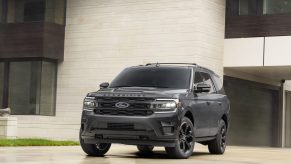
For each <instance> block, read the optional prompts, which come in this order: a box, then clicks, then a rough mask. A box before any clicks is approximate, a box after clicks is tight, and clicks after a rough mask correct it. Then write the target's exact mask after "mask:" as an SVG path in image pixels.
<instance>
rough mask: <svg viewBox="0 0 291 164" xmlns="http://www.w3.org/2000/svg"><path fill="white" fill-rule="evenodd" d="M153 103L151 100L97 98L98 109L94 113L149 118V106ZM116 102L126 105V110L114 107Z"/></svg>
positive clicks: (150, 111) (150, 112)
mask: <svg viewBox="0 0 291 164" xmlns="http://www.w3.org/2000/svg"><path fill="white" fill-rule="evenodd" d="M152 101H154V99H152V98H139V97H138V98H134V97H102V98H97V102H98V108H96V109H95V110H94V111H95V113H96V114H100V115H121V116H149V115H151V114H153V111H152V110H150V104H151V102H152ZM118 102H125V103H128V104H129V106H128V107H127V108H124V109H123V108H118V107H116V106H115V104H116V103H118Z"/></svg>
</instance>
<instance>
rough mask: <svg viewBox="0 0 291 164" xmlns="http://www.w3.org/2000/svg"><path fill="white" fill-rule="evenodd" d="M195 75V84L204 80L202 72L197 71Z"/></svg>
mask: <svg viewBox="0 0 291 164" xmlns="http://www.w3.org/2000/svg"><path fill="white" fill-rule="evenodd" d="M194 77H195V79H194V84H195V85H197V84H200V83H203V82H204V80H203V77H202V76H201V74H200V72H195V76H194Z"/></svg>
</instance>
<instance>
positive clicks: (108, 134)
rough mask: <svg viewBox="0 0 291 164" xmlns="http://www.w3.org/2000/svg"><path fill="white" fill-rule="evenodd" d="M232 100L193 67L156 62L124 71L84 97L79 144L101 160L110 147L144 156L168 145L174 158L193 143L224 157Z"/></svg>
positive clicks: (211, 76)
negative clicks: (129, 148)
mask: <svg viewBox="0 0 291 164" xmlns="http://www.w3.org/2000/svg"><path fill="white" fill-rule="evenodd" d="M229 110H230V105H229V100H228V98H227V96H226V95H225V93H224V90H223V86H222V82H221V79H220V78H219V76H218V75H217V74H215V73H214V72H213V71H211V70H209V69H206V68H204V67H201V66H198V65H196V64H192V63H157V64H146V65H140V66H134V67H129V68H126V69H124V70H123V71H122V72H121V73H120V74H119V75H118V76H117V77H116V78H115V79H114V80H113V81H112V82H111V84H109V83H102V84H100V90H99V91H97V92H92V93H88V94H87V96H86V97H85V99H84V105H83V113H82V119H81V128H80V144H81V146H82V148H83V150H84V152H85V153H87V154H88V155H91V156H102V155H104V154H105V153H106V152H107V151H108V150H109V148H110V146H111V143H122V144H129V145H137V148H138V150H139V151H140V153H150V152H151V151H152V150H153V148H154V146H164V147H165V149H166V152H167V153H168V154H169V155H170V156H171V157H174V158H188V157H189V156H191V154H192V152H193V148H194V143H195V142H198V143H201V144H203V145H208V149H209V152H210V153H212V154H223V153H224V151H225V148H226V135H227V131H228V128H229Z"/></svg>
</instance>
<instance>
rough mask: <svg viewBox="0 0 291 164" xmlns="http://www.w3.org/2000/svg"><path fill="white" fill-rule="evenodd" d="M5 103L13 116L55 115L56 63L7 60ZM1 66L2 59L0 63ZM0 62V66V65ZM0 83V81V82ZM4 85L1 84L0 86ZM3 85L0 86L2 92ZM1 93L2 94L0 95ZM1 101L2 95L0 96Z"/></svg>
mask: <svg viewBox="0 0 291 164" xmlns="http://www.w3.org/2000/svg"><path fill="white" fill-rule="evenodd" d="M8 63H9V69H8V70H4V67H3V69H2V70H3V74H4V72H5V71H7V72H8V74H9V76H8V77H9V78H8V79H7V78H6V79H5V78H4V77H3V78H1V79H3V80H2V83H4V82H5V80H7V81H8V90H9V91H8V92H9V93H8V95H6V96H7V97H8V99H7V101H8V103H6V104H8V106H6V107H9V108H11V112H12V114H14V115H45V116H53V115H55V104H56V102H55V98H56V97H55V95H56V77H57V74H56V71H57V64H56V63H55V62H48V61H9V62H8ZM1 65H3V62H2V63H1ZM1 65H0V66H1ZM0 76H1V67H0ZM0 83H1V81H0ZM2 86H4V85H2ZM4 89H5V88H2V92H1V90H0V93H3V92H4V91H3V90H4ZM1 95H2V96H5V95H4V94H1ZM2 100H3V97H2ZM3 104H4V103H3V102H2V104H1V106H2V107H4V106H3Z"/></svg>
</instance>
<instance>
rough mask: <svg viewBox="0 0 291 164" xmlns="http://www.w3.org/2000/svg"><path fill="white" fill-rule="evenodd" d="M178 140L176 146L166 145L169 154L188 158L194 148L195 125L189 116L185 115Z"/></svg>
mask: <svg viewBox="0 0 291 164" xmlns="http://www.w3.org/2000/svg"><path fill="white" fill-rule="evenodd" d="M178 135H179V136H178V140H177V141H176V146H175V147H166V148H165V149H166V152H167V154H168V155H170V156H172V157H174V158H178V159H186V158H189V157H190V156H191V155H192V153H193V149H194V144H195V141H194V127H193V124H192V122H191V121H190V119H189V118H187V117H184V118H183V119H182V122H181V125H180V127H179V132H178Z"/></svg>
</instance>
